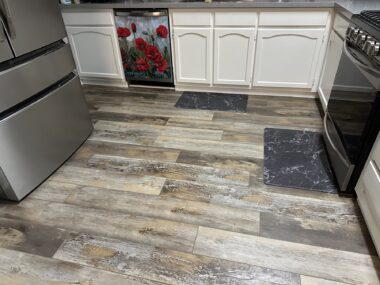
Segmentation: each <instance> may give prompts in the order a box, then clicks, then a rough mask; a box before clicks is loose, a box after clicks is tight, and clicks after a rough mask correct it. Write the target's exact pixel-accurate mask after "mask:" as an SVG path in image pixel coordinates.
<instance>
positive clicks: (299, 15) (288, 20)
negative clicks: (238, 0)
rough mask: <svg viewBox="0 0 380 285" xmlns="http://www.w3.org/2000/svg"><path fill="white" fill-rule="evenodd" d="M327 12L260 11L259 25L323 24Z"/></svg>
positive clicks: (325, 21)
mask: <svg viewBox="0 0 380 285" xmlns="http://www.w3.org/2000/svg"><path fill="white" fill-rule="evenodd" d="M328 15H329V13H328V12H327V11H313V12H298V11H297V12H262V13H260V16H259V25H260V26H325V25H326V23H327V18H328Z"/></svg>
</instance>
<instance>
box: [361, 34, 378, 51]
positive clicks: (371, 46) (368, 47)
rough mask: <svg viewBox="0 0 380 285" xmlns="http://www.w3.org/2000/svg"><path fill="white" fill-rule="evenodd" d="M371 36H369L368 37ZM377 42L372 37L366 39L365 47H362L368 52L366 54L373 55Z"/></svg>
mask: <svg viewBox="0 0 380 285" xmlns="http://www.w3.org/2000/svg"><path fill="white" fill-rule="evenodd" d="M368 38H369V37H368ZM375 44H376V42H375V41H374V40H373V39H372V38H371V39H369V40H368V39H367V40H366V42H365V43H364V45H363V48H362V50H363V51H364V52H365V53H366V54H368V55H372V51H373V49H374V47H375Z"/></svg>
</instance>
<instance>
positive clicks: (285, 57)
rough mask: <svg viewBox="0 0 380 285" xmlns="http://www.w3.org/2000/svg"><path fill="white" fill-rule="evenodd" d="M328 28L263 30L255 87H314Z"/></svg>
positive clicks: (256, 65)
mask: <svg viewBox="0 0 380 285" xmlns="http://www.w3.org/2000/svg"><path fill="white" fill-rule="evenodd" d="M323 33H324V29H306V28H304V29H296V28H287V29H270V28H268V29H264V28H262V29H259V31H258V40H257V51H256V58H255V62H256V63H255V69H254V75H253V78H254V86H265V87H292V88H311V87H312V86H313V81H314V76H315V71H316V67H317V63H318V58H319V54H320V49H321V45H322V39H323Z"/></svg>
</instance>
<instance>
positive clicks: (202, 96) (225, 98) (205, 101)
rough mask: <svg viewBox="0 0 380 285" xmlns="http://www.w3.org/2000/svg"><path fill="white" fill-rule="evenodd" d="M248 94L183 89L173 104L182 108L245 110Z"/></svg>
mask: <svg viewBox="0 0 380 285" xmlns="http://www.w3.org/2000/svg"><path fill="white" fill-rule="evenodd" d="M247 102H248V95H241V94H223V93H209V92H189V91H185V92H183V93H182V95H181V97H180V98H179V99H178V101H177V103H176V104H175V106H176V107H177V108H184V109H203V110H218V111H231V112H247Z"/></svg>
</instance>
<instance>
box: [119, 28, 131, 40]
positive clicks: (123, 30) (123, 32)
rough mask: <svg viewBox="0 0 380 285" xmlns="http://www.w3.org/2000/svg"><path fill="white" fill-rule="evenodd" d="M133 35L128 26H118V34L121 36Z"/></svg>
mask: <svg viewBox="0 0 380 285" xmlns="http://www.w3.org/2000/svg"><path fill="white" fill-rule="evenodd" d="M130 35H131V31H130V30H129V29H128V28H122V27H119V28H117V36H118V37H119V38H128V37H129V36H130Z"/></svg>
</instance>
